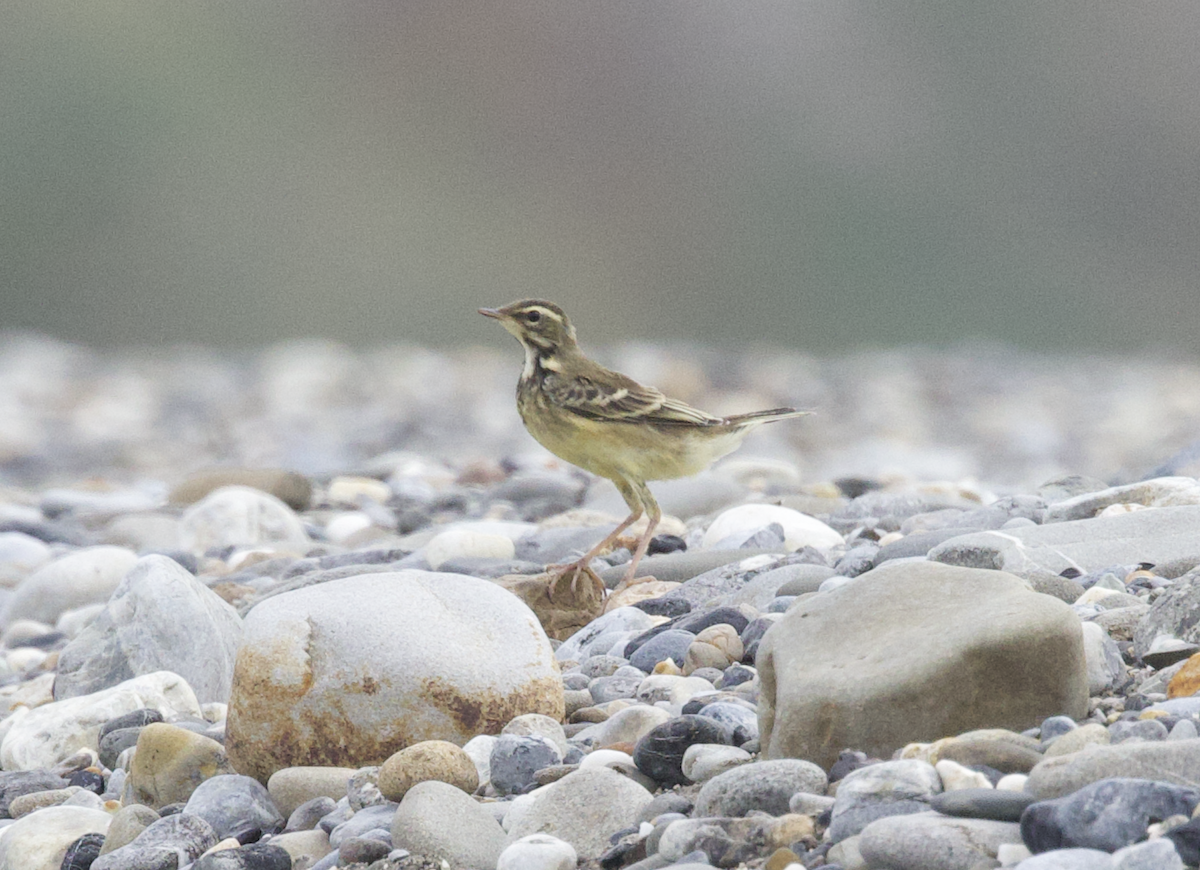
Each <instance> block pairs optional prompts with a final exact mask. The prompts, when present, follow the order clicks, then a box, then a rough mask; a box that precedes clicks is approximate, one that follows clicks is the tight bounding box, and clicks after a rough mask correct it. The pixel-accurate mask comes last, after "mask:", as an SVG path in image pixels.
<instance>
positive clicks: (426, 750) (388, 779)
mask: <svg viewBox="0 0 1200 870" xmlns="http://www.w3.org/2000/svg"><path fill="white" fill-rule="evenodd" d="M429 780H437V781H438V782H444V783H448V784H449V785H452V786H454V787H455V788H458V789H462V790H463V791H465V792H466V793H467V794H471V793H473V792H474V791H475V789H477V788H479V772H478V771H477V770H476V769H475V762H473V761H471V757H470V756H469V755H467V753H465V752H464V751H463V750H462V748H461V747H459V746H456V745H455V744H453V743H451V742H449V741H448V740H422V741H421V742H420V743H414V744H413V745H412V746H408V747H406V748H404V749H401V750H400V751H399V752H397V753H395V754H394V755H392V756H391V757H390V758H389V759H388V760H387V761H385V762H384V763H383V766H382V767H381V768H380V770H379V791H380V793H381V794H382V795H383V796H384V797H385V798H387V799H388V800H390V801H400V800H401V799H403V797H404V795H405V794H407V793H408V790H409V789H410V788H412V787H413V786H414V785H416V784H417V783H419V782H427V781H429Z"/></svg>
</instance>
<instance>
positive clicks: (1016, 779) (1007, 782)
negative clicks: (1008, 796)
mask: <svg viewBox="0 0 1200 870" xmlns="http://www.w3.org/2000/svg"><path fill="white" fill-rule="evenodd" d="M1028 779H1029V775H1028V774H1025V773H1010V774H1008V775H1006V776H1002V777H1000V781H999V782H997V783H996V788H998V789H1000V790H1001V791H1025V781H1026V780H1028Z"/></svg>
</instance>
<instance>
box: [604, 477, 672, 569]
mask: <svg viewBox="0 0 1200 870" xmlns="http://www.w3.org/2000/svg"><path fill="white" fill-rule="evenodd" d="M637 495H638V498H639V500H640V501H641V502H642V504H643V505H645V506H646V510H647V512H648V513H649V522H648V523H646V531H645V532H644V533H643V534H642V536H641V538H639V539H638V543H637V548H636V549H635V550H634V551H633V558H632V559H630V560H629V567H627V568H626V569H625V577H624V578H622V580H621V582H620V584H618V586H617V588H616V589H614V590H613V591H614V592H619V591H621V590H623V589H628V588H629V587H630V586H633V585H634V584H635V583H640V582H642V581H645V580H653V579H654V578H653V577H639V578H637V579H636V580H635V579H634V575H635V574H636V573H637V566H638V562H640V561H642V557H643V556H645V555H646V550H647V549H648V548H649V547H650V541H651V540H653V538H654V529H655V528H656V527H657V526H658V524H659V521H660V520H662V509H661V508H659V506H658V502H657V501H655V499H654V496H653V495H652V494H651V492H650V488H649V487H647V486H646V484H644V483H643V484H640V486H639V487H638V492H637Z"/></svg>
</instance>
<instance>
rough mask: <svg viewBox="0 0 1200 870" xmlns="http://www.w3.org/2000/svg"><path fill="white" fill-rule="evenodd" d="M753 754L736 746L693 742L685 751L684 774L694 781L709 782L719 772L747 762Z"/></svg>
mask: <svg viewBox="0 0 1200 870" xmlns="http://www.w3.org/2000/svg"><path fill="white" fill-rule="evenodd" d="M752 757H753V756H751V755H750V753H749V752H747V751H746V750H744V749H739V748H738V747H736V746H725V745H722V744H716V743H693V744H692V745H691V746H689V747H688V748H687V749H686V750H685V751H684V753H683V764H682V770H683V775H684V776H686V777H687V778H688V779H690V780H691V781H692V782H707V781H708V780H710V779H712V778H713V777H714V776H716V775H717V774H718V773H724V772H725V771H727V770H732V769H733V768H735V767H737V766H739V765H742V764H745V763H746V762H747V761H749V760H750V759H751V758H752Z"/></svg>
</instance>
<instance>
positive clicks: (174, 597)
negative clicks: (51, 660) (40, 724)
mask: <svg viewBox="0 0 1200 870" xmlns="http://www.w3.org/2000/svg"><path fill="white" fill-rule="evenodd" d="M241 639H242V620H241V617H239V616H238V615H237V611H235V610H234V609H233V607H231V606H230V605H229V604H228V603H226V602H225V601H224V600H222V599H221V598H220V597H219V596H218V595H217V594H216V593H215V592H213V591H212V590H211V589H209V588H208V587H206V586H205V585H204V584H203V583H201V582H200V581H199V580H197V579H196V578H195V577H193V576H192V575H191V574H190V573H189V572H188V571H186V570H184V568H183V567H182V566H181V565H180V564H179V563H178V562H176V561H175V560H174V559H170V558H168V557H166V556H146V557H144V558H142V559H139V560H138V562H137V564H136V565H135V566H134V567H133V569H132V570H131V571H130V572H129V573H128V574H126V575H125V578H124V579H123V580H122V581H121V582H120V583H119V584H118V585H117V588H116V590H115V591H114V592H113V594H112V597H111V598H109V600H108V603H107V604H106V605H105V606H104V609H103V610H102V611H100V613H99V614H97V616H96V617H95V618H94V619H93V620H92V621H91V622H90V623H88V624H87V626H85V627H84V629H83V631H81V632H80V633H79V636H78V637H76V638H75V639H74V640H72V641H71V642H70V643H68V644H67V645H66V647H65V648H64V649H63V651H62V652H61V653H60V655H59V659H58V674H57V677H56V678H55V681H54V698H55V700H58V701H61V700H62V699H64V698H74V697H76V696H78V695H87V694H91V693H92V692H97V691H99V690H100V689H106V688H108V687H109V686H115V685H117V684H118V683H121V682H124V681H125V680H128V679H131V678H133V677H136V676H140V675H142V674H150V673H153V672H155V671H171V672H173V673H176V674H179V675H180V676H181V677H183V678H184V679H185V680H187V681H188V685H190V686H191V687H192V690H193V691H195V693H196V697H197V698H198V699H199V700H200V701H201V703H207V702H209V701H220V702H221V703H224V702H226V701H228V700H229V689H230V686H231V684H232V682H233V661H234V658H235V657H236V656H237V649H238V645H239V644H240V643H241Z"/></svg>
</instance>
